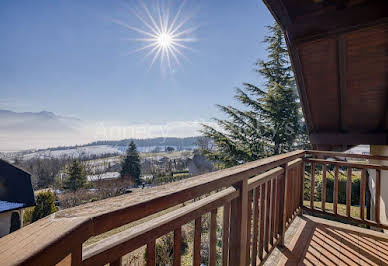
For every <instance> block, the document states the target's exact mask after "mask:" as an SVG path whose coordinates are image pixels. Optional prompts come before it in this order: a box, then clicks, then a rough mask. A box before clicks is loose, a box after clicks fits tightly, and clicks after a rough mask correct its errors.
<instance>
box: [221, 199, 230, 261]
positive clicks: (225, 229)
mask: <svg viewBox="0 0 388 266" xmlns="http://www.w3.org/2000/svg"><path fill="white" fill-rule="evenodd" d="M229 228H230V202H229V201H228V202H227V203H225V205H224V220H223V225H222V265H223V266H227V265H228V259H229V256H228V255H229Z"/></svg>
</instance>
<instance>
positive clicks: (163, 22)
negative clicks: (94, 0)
mask: <svg viewBox="0 0 388 266" xmlns="http://www.w3.org/2000/svg"><path fill="white" fill-rule="evenodd" d="M139 3H140V5H141V10H140V11H141V12H137V11H135V10H133V14H134V15H135V16H136V17H137V18H138V19H139V21H140V22H141V24H142V27H141V28H138V27H134V26H131V25H128V24H126V23H124V22H122V21H114V22H115V23H117V24H119V25H121V26H124V27H126V28H128V29H130V30H131V31H133V32H136V33H137V34H140V35H141V36H142V38H130V39H129V40H133V41H139V42H142V43H143V44H144V45H143V46H142V47H140V48H139V49H136V50H135V51H134V52H140V51H146V54H145V56H144V57H145V58H147V57H149V56H152V60H151V65H150V68H151V67H152V65H153V64H154V63H155V61H156V60H158V59H159V60H160V64H161V66H162V65H163V64H164V63H167V66H168V67H169V69H170V70H172V65H173V64H176V65H179V64H180V58H184V59H186V60H188V59H187V57H186V56H185V55H184V53H183V50H192V49H191V48H190V47H188V46H187V45H186V43H188V42H196V41H197V39H196V38H193V37H191V36H190V34H192V33H193V32H194V31H195V30H197V28H198V27H196V26H191V27H187V24H188V22H189V20H190V19H191V18H192V16H187V15H185V16H184V15H183V14H182V13H183V12H182V9H183V7H184V4H185V1H182V2H181V4H180V6H179V8H178V9H177V11H176V13H175V15H174V16H170V9H169V8H167V9H162V8H160V6H159V5H158V4H157V5H156V8H152V9H151V10H153V11H154V13H156V14H151V12H150V9H148V7H147V6H146V5H145V3H144V1H142V0H140V2H139ZM157 3H158V2H157Z"/></svg>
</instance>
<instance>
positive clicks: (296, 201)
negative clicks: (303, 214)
mask: <svg viewBox="0 0 388 266" xmlns="http://www.w3.org/2000/svg"><path fill="white" fill-rule="evenodd" d="M294 178H295V190H296V191H295V199H294V211H296V210H297V209H298V205H299V193H300V191H299V189H300V167H299V166H298V167H296V170H295V177H294Z"/></svg>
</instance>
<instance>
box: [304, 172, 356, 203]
mask: <svg viewBox="0 0 388 266" xmlns="http://www.w3.org/2000/svg"><path fill="white" fill-rule="evenodd" d="M360 180H361V173H360V172H358V171H357V172H356V171H355V172H352V198H351V204H352V205H359V204H360ZM346 183H347V176H346V173H345V174H344V173H343V172H341V171H340V172H339V174H338V203H341V204H346ZM310 188H311V175H310V176H308V175H305V182H304V199H305V200H310V191H311V190H310ZM333 189H334V171H327V172H326V202H333ZM321 193H322V172H321V171H316V172H315V190H314V200H315V201H321V200H322V198H321V195H322V194H321Z"/></svg>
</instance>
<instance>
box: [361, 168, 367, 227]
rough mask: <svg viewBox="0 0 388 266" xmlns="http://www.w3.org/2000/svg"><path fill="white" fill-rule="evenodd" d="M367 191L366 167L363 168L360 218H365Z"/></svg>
mask: <svg viewBox="0 0 388 266" xmlns="http://www.w3.org/2000/svg"><path fill="white" fill-rule="evenodd" d="M365 192H366V169H365V168H364V169H362V170H361V182H360V218H361V220H365Z"/></svg>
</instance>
